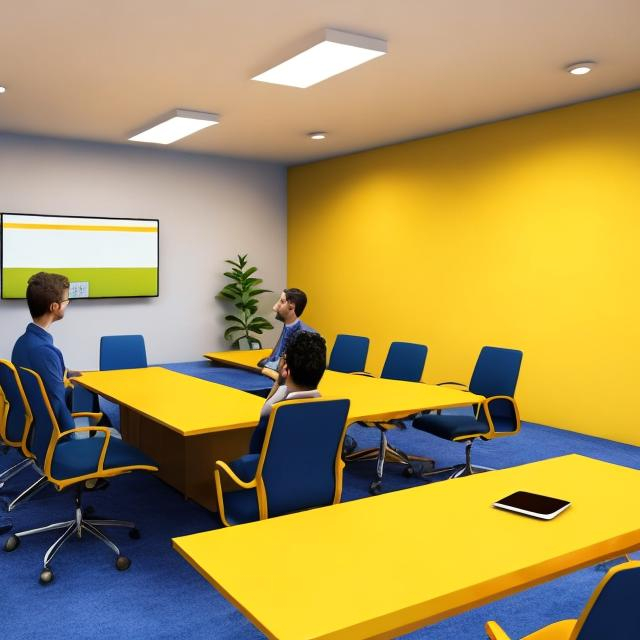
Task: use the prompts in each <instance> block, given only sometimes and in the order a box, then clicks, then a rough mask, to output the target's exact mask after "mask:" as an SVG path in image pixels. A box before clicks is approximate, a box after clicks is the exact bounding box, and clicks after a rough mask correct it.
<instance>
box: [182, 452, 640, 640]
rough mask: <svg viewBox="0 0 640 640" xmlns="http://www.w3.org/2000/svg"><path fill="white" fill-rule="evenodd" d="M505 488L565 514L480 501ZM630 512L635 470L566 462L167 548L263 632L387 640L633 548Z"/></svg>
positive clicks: (638, 500) (637, 505) (639, 499)
mask: <svg viewBox="0 0 640 640" xmlns="http://www.w3.org/2000/svg"><path fill="white" fill-rule="evenodd" d="M518 490H525V491H532V492H537V493H542V494H546V495H550V496H555V497H558V498H564V499H566V500H570V501H571V502H572V506H571V507H569V509H567V510H566V511H565V512H564V513H562V514H560V515H559V516H558V517H557V518H556V519H554V520H551V521H543V520H535V519H533V518H527V517H525V516H521V515H518V514H514V513H509V512H505V511H500V510H498V509H494V508H492V507H491V504H492V502H494V501H496V500H498V499H499V498H502V497H504V496H506V495H508V494H510V493H512V492H514V491H518ZM639 511H640V473H639V472H638V471H636V470H632V469H628V468H625V467H620V466H617V465H613V464H609V463H605V462H600V461H597V460H593V459H590V458H585V457H582V456H578V455H569V456H563V457H560V458H553V459H550V460H545V461H542V462H536V463H533V464H528V465H523V466H520V467H514V468H511V469H506V470H503V471H494V472H490V473H484V474H479V475H475V476H470V477H468V478H460V479H458V480H453V481H445V482H438V483H435V484H431V485H425V486H422V487H416V488H413V489H406V490H404V491H396V492H394V493H388V494H382V495H380V496H376V497H372V498H365V499H362V500H355V501H353V502H347V503H343V504H339V505H335V506H331V507H325V508H322V509H313V510H310V511H305V512H302V513H297V514H293V515H289V516H283V517H279V518H273V519H270V520H263V521H261V522H255V523H251V524H246V525H241V526H235V527H230V528H228V529H219V530H215V531H208V532H205V533H199V534H195V535H191V536H184V537H180V538H175V539H174V540H173V545H174V548H175V549H176V550H177V551H178V552H179V553H181V554H182V555H183V556H184V557H185V558H186V559H187V560H188V561H189V562H190V563H191V564H192V565H193V566H194V567H195V568H196V569H197V570H198V571H199V572H200V573H201V574H202V575H203V576H204V577H205V578H206V579H207V580H209V582H211V583H212V584H213V585H214V586H215V587H216V588H217V589H218V590H219V591H220V592H221V593H222V594H223V595H224V596H225V597H226V598H227V599H228V600H230V601H231V602H232V603H233V604H235V605H236V606H237V607H238V608H239V609H240V610H241V611H242V612H243V613H244V614H245V615H246V616H247V617H249V618H250V619H251V620H252V621H253V622H254V623H255V624H256V625H257V626H258V627H259V628H260V629H261V630H262V631H263V632H264V633H266V634H267V636H268V637H270V638H278V639H280V640H300V639H301V638H304V639H305V640H312V639H318V638H324V639H328V638H331V639H334V640H335V639H338V638H341V639H348V640H354V639H356V638H372V637H376V638H378V637H379V638H391V637H394V636H396V635H398V634H400V633H406V632H408V631H411V630H413V629H416V628H419V627H421V626H424V625H425V624H430V623H433V622H436V621H438V620H440V619H442V618H445V617H447V616H450V615H454V614H457V613H459V612H461V611H464V610H467V609H469V608H471V607H473V606H478V605H480V604H484V603H486V602H489V601H491V600H494V599H496V598H499V597H503V596H505V595H508V594H510V593H514V592H516V591H519V590H520V589H522V588H525V587H528V586H531V585H534V584H537V583H540V582H543V581H545V580H548V579H551V578H554V577H557V576H559V575H562V574H563V573H567V572H569V571H572V570H573V569H577V568H579V567H581V566H586V565H589V564H592V563H595V562H598V561H600V560H602V559H605V558H610V557H615V556H618V555H620V554H621V553H623V552H625V551H628V550H631V549H633V548H638V546H640V519H639V518H638V512H639ZM354 549H357V553H348V551H349V550H354ZM385 550H386V551H388V552H389V558H390V559H391V562H386V561H385V560H384V559H381V553H382V552H384V551H385ZM346 557H348V559H349V560H348V562H345V558H346Z"/></svg>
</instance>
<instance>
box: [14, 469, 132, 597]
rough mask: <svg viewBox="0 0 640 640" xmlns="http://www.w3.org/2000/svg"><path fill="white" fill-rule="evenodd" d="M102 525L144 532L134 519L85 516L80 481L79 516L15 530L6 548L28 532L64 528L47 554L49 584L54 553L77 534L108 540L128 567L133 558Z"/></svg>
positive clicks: (43, 577)
mask: <svg viewBox="0 0 640 640" xmlns="http://www.w3.org/2000/svg"><path fill="white" fill-rule="evenodd" d="M42 479H43V478H41V480H42ZM102 527H124V528H126V529H130V531H129V537H131V538H133V539H137V538H139V537H140V532H139V531H138V530H137V529H136V526H135V524H134V523H133V522H128V521H126V520H107V519H99V518H94V519H91V520H87V519H85V517H84V512H83V508H82V488H81V485H78V486H77V489H76V496H75V518H74V519H73V520H67V521H64V522H56V523H54V524H49V525H47V526H44V527H38V528H37V529H29V530H27V531H21V532H19V533H15V534H13V535H12V536H11V537H10V538H8V539H7V541H6V542H5V545H4V550H5V551H14V550H15V549H17V548H18V546H19V545H20V541H21V539H22V538H25V537H27V536H31V535H35V534H37V533H44V532H47V531H57V530H60V529H63V530H64V531H63V533H62V535H61V536H60V537H59V538H58V539H57V540H56V541H55V542H54V543H53V544H52V545H51V546H50V547H49V548H48V549H47V552H46V553H45V555H44V559H43V569H42V571H41V573H40V583H41V584H48V583H49V582H51V581H52V580H53V577H54V576H53V571H52V570H51V568H50V563H51V561H52V560H53V558H54V556H55V555H56V554H57V553H58V551H60V549H61V548H62V546H63V545H64V543H65V542H66V541H67V540H69V539H70V538H72V537H73V536H76V537H77V538H82V534H83V533H84V532H86V533H90V534H91V535H93V536H95V537H96V538H98V540H101V541H102V542H104V544H106V545H107V546H108V547H109V548H110V549H111V550H112V551H113V552H114V553H115V554H116V568H117V569H118V570H119V571H124V570H125V569H128V568H129V566H130V565H131V561H130V560H129V558H127V557H125V556H123V555H121V554H120V549H119V548H118V547H117V546H116V545H115V544H114V542H113V541H111V540H110V539H109V538H108V537H107V536H106V535H105V534H104V533H103V532H102V531H101V530H100V529H101V528H102Z"/></svg>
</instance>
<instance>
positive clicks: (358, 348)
mask: <svg viewBox="0 0 640 640" xmlns="http://www.w3.org/2000/svg"><path fill="white" fill-rule="evenodd" d="M368 351H369V338H365V337H363V336H349V335H346V334H344V333H340V334H338V335H337V336H336V341H335V344H334V345H333V349H331V356H330V357H329V364H328V365H327V369H329V370H330V371H340V372H341V373H353V372H354V371H364V370H365V366H366V364H367V353H368Z"/></svg>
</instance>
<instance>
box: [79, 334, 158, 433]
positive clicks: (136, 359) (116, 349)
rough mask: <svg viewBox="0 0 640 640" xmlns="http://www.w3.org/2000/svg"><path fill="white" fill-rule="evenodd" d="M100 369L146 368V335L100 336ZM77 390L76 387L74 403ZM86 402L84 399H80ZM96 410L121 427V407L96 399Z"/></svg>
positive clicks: (116, 427) (103, 399)
mask: <svg viewBox="0 0 640 640" xmlns="http://www.w3.org/2000/svg"><path fill="white" fill-rule="evenodd" d="M99 366H100V371H113V370H114V369H144V368H145V367H146V366H147V350H146V348H145V344H144V336H141V335H139V334H136V335H130V336H102V337H101V338H100V364H99ZM75 393H76V390H75V389H74V404H75V402H76V398H75ZM80 402H81V403H82V404H85V401H84V400H80ZM94 410H100V411H101V412H102V413H103V414H104V415H105V416H106V417H107V419H108V421H109V424H111V426H113V427H114V428H115V429H120V407H119V406H118V405H117V404H116V403H115V402H111V401H110V400H107V399H106V398H98V399H97V400H94Z"/></svg>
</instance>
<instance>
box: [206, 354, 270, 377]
mask: <svg viewBox="0 0 640 640" xmlns="http://www.w3.org/2000/svg"><path fill="white" fill-rule="evenodd" d="M202 355H203V356H204V357H205V358H207V359H208V360H211V361H212V362H213V363H215V364H218V365H227V366H231V367H239V368H240V369H247V370H248V371H253V372H254V373H260V371H262V369H261V368H260V367H259V366H258V361H259V360H262V359H263V358H268V357H269V356H270V355H271V349H251V350H248V351H240V350H237V351H211V352H209V353H204V354H202Z"/></svg>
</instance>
